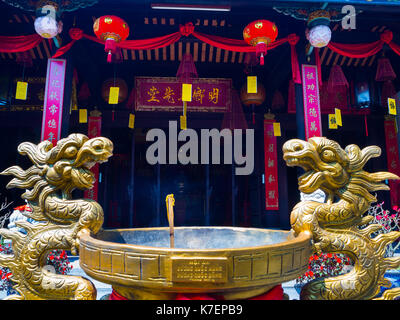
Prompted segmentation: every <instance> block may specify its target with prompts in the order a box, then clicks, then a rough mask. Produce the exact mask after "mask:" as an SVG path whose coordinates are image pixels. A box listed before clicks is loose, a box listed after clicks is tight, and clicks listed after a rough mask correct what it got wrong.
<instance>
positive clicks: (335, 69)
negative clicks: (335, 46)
mask: <svg viewBox="0 0 400 320" xmlns="http://www.w3.org/2000/svg"><path fill="white" fill-rule="evenodd" d="M343 87H346V88H348V87H349V83H348V82H347V79H346V77H345V75H344V73H343V70H342V68H341V67H340V66H339V65H338V64H335V65H334V66H332V68H331V72H330V74H329V79H328V91H329V92H336V91H337V90H340V89H341V88H343Z"/></svg>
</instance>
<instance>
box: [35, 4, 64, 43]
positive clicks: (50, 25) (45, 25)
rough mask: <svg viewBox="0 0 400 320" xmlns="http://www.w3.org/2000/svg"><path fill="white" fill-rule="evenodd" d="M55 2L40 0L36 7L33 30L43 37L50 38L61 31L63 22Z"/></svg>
mask: <svg viewBox="0 0 400 320" xmlns="http://www.w3.org/2000/svg"><path fill="white" fill-rule="evenodd" d="M59 19H60V10H59V6H58V4H57V3H56V2H53V1H41V2H39V3H38V5H37V8H36V19H35V22H34V26H35V31H36V32H37V33H38V34H39V35H40V36H41V37H43V38H46V39H51V38H54V37H55V36H57V35H58V34H60V33H61V32H62V28H63V24H62V22H61V21H60V20H59Z"/></svg>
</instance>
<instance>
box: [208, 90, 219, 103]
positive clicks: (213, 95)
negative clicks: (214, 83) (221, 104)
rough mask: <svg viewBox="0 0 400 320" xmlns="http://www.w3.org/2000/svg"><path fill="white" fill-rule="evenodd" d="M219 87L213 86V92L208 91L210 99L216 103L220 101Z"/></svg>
mask: <svg viewBox="0 0 400 320" xmlns="http://www.w3.org/2000/svg"><path fill="white" fill-rule="evenodd" d="M218 97H219V89H218V88H213V90H212V92H209V93H208V100H209V101H210V102H212V103H214V104H217V103H218Z"/></svg>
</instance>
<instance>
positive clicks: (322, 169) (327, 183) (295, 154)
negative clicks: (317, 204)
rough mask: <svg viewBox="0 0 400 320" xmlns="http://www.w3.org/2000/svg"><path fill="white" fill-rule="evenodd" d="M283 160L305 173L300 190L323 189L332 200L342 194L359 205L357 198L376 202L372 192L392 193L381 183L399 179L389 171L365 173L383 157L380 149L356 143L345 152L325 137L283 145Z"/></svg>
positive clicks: (297, 140)
mask: <svg viewBox="0 0 400 320" xmlns="http://www.w3.org/2000/svg"><path fill="white" fill-rule="evenodd" d="M282 149H283V159H284V160H285V161H286V164H287V165H288V166H292V167H293V166H298V167H301V168H303V169H304V171H305V173H304V174H303V175H301V176H300V177H299V179H298V181H299V190H300V191H301V192H304V193H312V192H314V191H316V190H317V189H321V190H323V191H324V192H325V193H327V195H328V196H330V197H331V198H332V197H333V196H334V195H338V196H339V197H340V198H346V199H347V200H349V201H351V202H355V201H356V200H355V199H356V197H357V196H361V197H364V198H365V199H367V201H368V202H370V203H371V202H374V201H376V199H375V197H374V196H373V195H371V194H370V193H369V192H371V191H377V190H389V187H388V186H387V185H386V184H384V183H381V182H382V181H383V180H386V179H399V177H398V176H397V175H395V174H392V173H389V172H376V173H368V172H366V171H364V170H363V167H364V165H365V164H366V162H367V161H368V160H369V159H371V158H373V157H378V156H380V154H381V149H380V148H379V147H377V146H370V147H366V148H364V149H362V150H361V149H360V148H359V147H358V146H356V145H354V144H352V145H349V146H347V147H346V148H345V149H342V148H341V147H340V145H339V144H338V143H337V142H335V141H333V140H329V139H327V138H324V137H313V138H310V139H309V140H308V141H303V140H299V139H292V140H289V141H287V142H286V143H285V144H284V145H283V148H282Z"/></svg>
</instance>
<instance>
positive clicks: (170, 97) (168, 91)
mask: <svg viewBox="0 0 400 320" xmlns="http://www.w3.org/2000/svg"><path fill="white" fill-rule="evenodd" d="M174 95H175V93H174V90H173V89H171V87H170V86H168V87H166V88H165V93H164V96H163V99H164V100H167V101H168V102H169V103H175V99H174V97H173V96H174Z"/></svg>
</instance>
